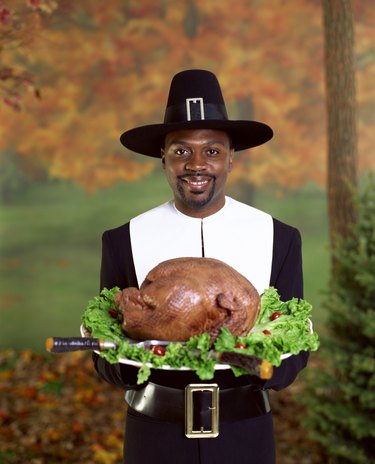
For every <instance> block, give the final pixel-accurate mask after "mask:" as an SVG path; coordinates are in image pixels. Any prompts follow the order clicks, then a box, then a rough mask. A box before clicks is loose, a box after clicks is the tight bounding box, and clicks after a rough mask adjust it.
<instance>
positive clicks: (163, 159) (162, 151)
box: [160, 148, 165, 168]
mask: <svg viewBox="0 0 375 464" xmlns="http://www.w3.org/2000/svg"><path fill="white" fill-rule="evenodd" d="M160 156H161V162H162V164H163V168H164V167H165V154H164V148H161V149H160Z"/></svg>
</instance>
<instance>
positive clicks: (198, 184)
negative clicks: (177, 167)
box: [180, 176, 213, 189]
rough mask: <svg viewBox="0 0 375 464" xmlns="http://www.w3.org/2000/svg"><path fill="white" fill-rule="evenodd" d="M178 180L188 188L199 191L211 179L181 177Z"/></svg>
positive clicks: (205, 177) (206, 177)
mask: <svg viewBox="0 0 375 464" xmlns="http://www.w3.org/2000/svg"><path fill="white" fill-rule="evenodd" d="M180 179H181V180H182V181H183V182H185V183H186V184H187V185H188V187H190V188H197V189H201V188H203V187H205V186H207V185H208V184H209V183H210V182H211V181H212V179H213V177H211V176H209V177H208V176H204V177H203V176H182V177H180Z"/></svg>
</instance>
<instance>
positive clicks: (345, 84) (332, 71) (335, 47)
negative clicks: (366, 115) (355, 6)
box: [323, 0, 357, 246]
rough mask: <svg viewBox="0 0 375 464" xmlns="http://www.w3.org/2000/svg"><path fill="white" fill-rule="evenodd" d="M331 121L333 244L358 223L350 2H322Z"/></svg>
mask: <svg viewBox="0 0 375 464" xmlns="http://www.w3.org/2000/svg"><path fill="white" fill-rule="evenodd" d="M323 11H324V31H325V68H326V101H327V118H328V173H327V193H328V212H329V222H330V241H331V246H332V245H333V244H334V241H335V238H336V237H337V236H343V237H346V236H348V234H349V233H350V226H351V224H352V223H353V222H355V221H356V208H355V205H354V203H353V190H355V188H356V187H357V130H356V95H355V63H354V26H353V16H352V8H351V0H323Z"/></svg>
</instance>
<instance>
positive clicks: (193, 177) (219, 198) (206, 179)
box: [161, 129, 234, 217]
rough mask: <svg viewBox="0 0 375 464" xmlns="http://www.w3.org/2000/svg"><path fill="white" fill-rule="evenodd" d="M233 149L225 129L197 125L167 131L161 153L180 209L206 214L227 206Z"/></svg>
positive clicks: (198, 214)
mask: <svg viewBox="0 0 375 464" xmlns="http://www.w3.org/2000/svg"><path fill="white" fill-rule="evenodd" d="M233 153H234V151H233V149H232V148H230V140H229V137H228V135H227V134H226V133H225V132H222V131H217V130H210V129H194V130H181V131H175V132H170V133H169V134H167V136H166V138H165V144H164V149H162V151H161V156H162V161H163V167H164V170H165V174H166V176H167V179H168V182H169V185H170V186H171V188H172V190H173V194H174V200H175V204H176V208H177V209H178V210H179V211H181V212H182V213H184V214H186V215H188V216H192V217H206V216H209V215H211V214H214V213H216V212H217V211H219V209H220V208H222V207H223V206H224V203H225V184H226V180H227V176H228V172H229V171H230V170H231V164H232V160H233Z"/></svg>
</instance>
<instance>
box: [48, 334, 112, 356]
mask: <svg viewBox="0 0 375 464" xmlns="http://www.w3.org/2000/svg"><path fill="white" fill-rule="evenodd" d="M104 347H105V346H104V341H103V340H100V339H99V338H84V337H49V338H47V340H46V350H47V351H50V352H51V353H67V352H71V351H82V350H102V349H103V348H104ZM113 347H114V346H113ZM110 348H112V347H110Z"/></svg>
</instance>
